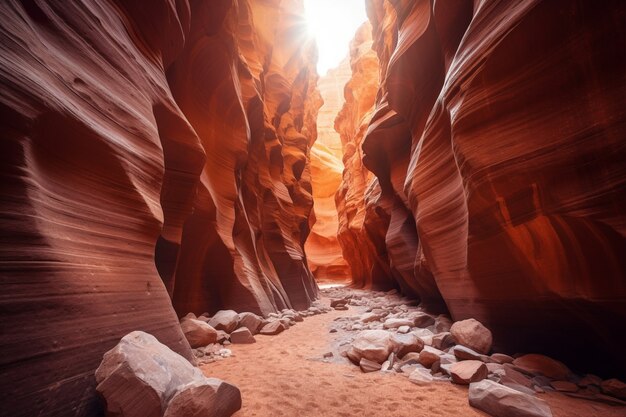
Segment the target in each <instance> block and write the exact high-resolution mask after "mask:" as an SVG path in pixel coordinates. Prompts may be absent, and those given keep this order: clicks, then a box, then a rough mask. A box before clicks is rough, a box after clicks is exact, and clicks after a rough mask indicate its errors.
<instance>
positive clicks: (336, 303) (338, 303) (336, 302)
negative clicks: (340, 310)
mask: <svg viewBox="0 0 626 417" xmlns="http://www.w3.org/2000/svg"><path fill="white" fill-rule="evenodd" d="M347 303H348V300H346V299H345V298H341V299H338V300H330V306H331V307H332V308H335V307H337V306H343V305H346V304H347Z"/></svg>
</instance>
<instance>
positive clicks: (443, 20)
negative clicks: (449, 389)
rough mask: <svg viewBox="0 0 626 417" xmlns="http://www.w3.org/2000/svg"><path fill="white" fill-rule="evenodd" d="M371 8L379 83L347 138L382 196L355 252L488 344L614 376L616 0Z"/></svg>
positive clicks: (619, 69)
mask: <svg viewBox="0 0 626 417" xmlns="http://www.w3.org/2000/svg"><path fill="white" fill-rule="evenodd" d="M367 9H368V16H369V18H370V21H371V23H372V26H373V33H374V36H373V37H374V45H373V47H374V50H375V51H376V53H377V55H378V59H379V61H380V79H381V82H380V88H379V90H378V93H377V98H376V105H375V110H374V112H373V116H372V119H371V122H370V123H369V126H368V129H367V133H366V135H365V138H364V139H363V140H362V143H361V146H360V147H358V148H361V149H362V151H363V158H362V160H363V163H364V165H365V166H366V167H367V168H368V169H369V170H371V171H372V172H373V173H374V174H375V176H376V178H377V181H378V187H379V188H380V195H381V196H385V198H386V199H387V200H388V201H390V202H389V203H388V205H387V206H386V207H385V209H384V210H382V211H383V212H384V213H385V217H382V218H385V219H386V220H387V221H388V224H382V225H381V226H382V227H381V228H378V229H376V232H375V233H370V237H369V239H368V242H369V243H364V244H362V245H361V246H360V247H363V246H367V245H371V246H372V247H373V248H375V251H369V252H373V253H377V254H378V256H376V257H375V258H374V259H375V260H376V261H379V263H381V264H384V263H385V262H386V266H384V265H383V267H382V269H385V268H387V269H389V270H390V271H389V273H388V277H389V278H388V279H391V278H398V275H399V276H400V280H399V282H404V283H405V285H406V286H408V287H409V289H410V290H411V291H413V292H415V294H416V295H418V296H419V297H420V298H421V299H422V300H423V301H424V304H425V306H428V307H429V308H431V309H443V308H445V307H446V306H447V308H448V309H449V311H450V313H451V315H452V317H453V318H454V319H455V320H462V319H465V318H470V317H473V318H476V319H478V320H479V321H481V322H483V323H485V325H487V326H488V327H489V328H490V329H491V330H492V331H493V336H494V345H495V346H496V348H497V349H500V350H503V351H506V352H510V353H513V352H515V351H522V350H530V349H532V350H536V351H541V352H544V353H548V354H551V355H554V356H555V357H559V358H561V359H563V360H564V361H566V362H568V363H569V364H571V365H572V366H576V365H581V366H584V367H585V368H584V369H586V370H591V369H595V370H596V371H598V372H603V373H605V374H613V373H615V372H619V373H621V374H624V373H626V361H624V357H623V355H622V354H621V353H620V350H621V349H620V347H621V346H623V343H624V342H625V340H624V335H623V334H621V332H616V331H615V329H616V328H618V327H620V326H621V325H620V323H623V322H624V320H625V319H626V280H625V279H624V277H625V276H626V258H624V256H623V255H622V254H623V250H624V247H626V242H625V239H624V234H625V232H626V228H625V225H626V217H625V215H624V213H626V199H625V198H624V191H625V190H626V187H625V184H626V170H624V164H623V161H624V160H625V157H626V152H625V148H624V141H623V137H624V134H625V131H626V129H625V127H624V126H625V123H624V121H625V120H626V110H625V109H626V106H625V105H624V104H626V100H625V97H624V93H623V92H624V87H625V84H626V83H625V79H624V74H626V63H625V58H626V56H625V54H624V39H625V33H624V31H625V28H624V25H623V24H622V23H620V22H623V19H624V16H625V10H626V8H625V7H624V4H623V2H619V1H607V2H602V3H601V4H599V3H598V4H596V3H594V4H591V3H585V4H582V3H576V4H572V2H568V1H564V0H563V1H550V2H548V1H530V0H529V1H520V2H514V3H511V2H505V1H496V0H481V1H471V0H467V1H464V0H458V1H452V2H433V1H428V0H420V1H416V2H408V1H389V0H368V1H367ZM358 148H357V149H358ZM357 151H360V149H358V150H357ZM345 153H346V154H349V152H345ZM345 164H346V167H350V164H349V163H345ZM348 169H349V168H348ZM353 172H359V171H358V170H356V169H355V170H353ZM348 175H353V174H348ZM344 178H345V174H344ZM348 201H349V199H348ZM379 201H380V199H379ZM342 211H344V212H345V211H347V210H340V213H341V212H342ZM381 237H384V240H383V239H381ZM340 240H341V241H342V244H343V242H344V239H340ZM343 247H344V255H345V257H346V259H347V260H348V262H349V263H350V265H351V267H352V269H353V271H359V269H362V270H364V271H366V272H367V271H370V270H371V269H372V261H371V260H370V258H369V257H365V259H364V260H361V259H360V258H359V257H358V256H357V253H352V254H351V253H350V251H352V249H351V248H350V245H349V244H343ZM356 276H359V274H356ZM366 278H367V279H369V280H371V279H372V278H370V277H367V275H366ZM362 281H366V279H361V282H362ZM403 289H404V290H405V291H406V288H403ZM444 303H445V304H444ZM583 352H584V353H583ZM594 357H602V358H605V359H604V360H602V361H595V360H593V359H592V358H594Z"/></svg>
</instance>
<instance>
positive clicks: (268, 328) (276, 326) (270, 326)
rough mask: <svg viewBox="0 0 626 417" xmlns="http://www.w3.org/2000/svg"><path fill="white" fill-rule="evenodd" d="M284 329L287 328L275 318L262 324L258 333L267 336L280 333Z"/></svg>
mask: <svg viewBox="0 0 626 417" xmlns="http://www.w3.org/2000/svg"><path fill="white" fill-rule="evenodd" d="M285 329H287V327H285V325H284V324H283V323H282V322H280V321H279V320H275V321H270V322H269V323H267V324H266V325H265V326H263V327H262V328H261V331H260V332H259V333H261V334H264V335H268V336H273V335H276V334H278V333H282V332H283V331H285Z"/></svg>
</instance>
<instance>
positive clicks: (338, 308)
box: [334, 304, 348, 311]
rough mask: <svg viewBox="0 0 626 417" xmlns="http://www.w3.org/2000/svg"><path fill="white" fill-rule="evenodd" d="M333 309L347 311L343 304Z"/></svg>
mask: <svg viewBox="0 0 626 417" xmlns="http://www.w3.org/2000/svg"><path fill="white" fill-rule="evenodd" d="M334 308H335V310H342V311H345V310H348V306H347V305H345V304H342V305H338V306H337V307H334Z"/></svg>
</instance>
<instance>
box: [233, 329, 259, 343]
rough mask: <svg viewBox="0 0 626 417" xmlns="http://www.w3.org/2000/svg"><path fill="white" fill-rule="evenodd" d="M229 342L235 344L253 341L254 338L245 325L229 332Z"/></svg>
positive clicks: (254, 340)
mask: <svg viewBox="0 0 626 417" xmlns="http://www.w3.org/2000/svg"><path fill="white" fill-rule="evenodd" d="M230 342H231V343H235V344H250V343H255V342H256V339H255V338H254V336H253V335H252V332H250V330H248V328H247V327H240V328H238V329H236V330H235V331H234V332H232V333H231V334H230Z"/></svg>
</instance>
